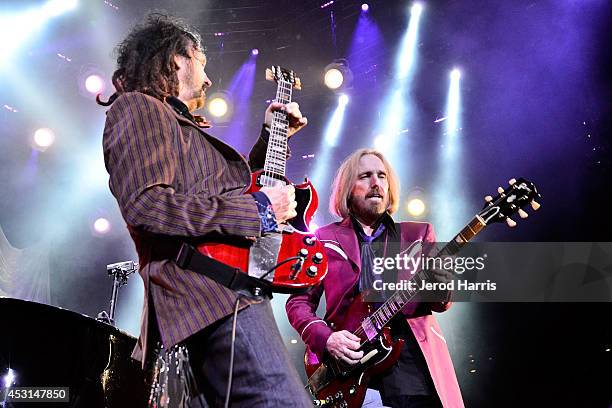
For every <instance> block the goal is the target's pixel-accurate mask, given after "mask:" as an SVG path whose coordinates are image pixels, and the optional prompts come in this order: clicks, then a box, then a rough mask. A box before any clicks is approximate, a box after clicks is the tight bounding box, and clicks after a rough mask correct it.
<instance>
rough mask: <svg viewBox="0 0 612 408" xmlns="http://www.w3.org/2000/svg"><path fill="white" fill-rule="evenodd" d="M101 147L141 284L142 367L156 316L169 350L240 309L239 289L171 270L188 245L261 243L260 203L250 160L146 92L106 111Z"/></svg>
mask: <svg viewBox="0 0 612 408" xmlns="http://www.w3.org/2000/svg"><path fill="white" fill-rule="evenodd" d="M265 133H267V132H265V131H262V136H261V137H260V138H259V140H258V141H257V143H256V144H255V146H254V147H253V150H252V151H251V155H250V163H251V164H252V165H254V167H261V166H262V165H263V157H264V156H265V149H266V144H267V141H266V137H265V136H267V135H266V134H265ZM103 147H104V160H105V165H106V169H107V171H108V173H109V174H110V181H109V185H110V189H111V191H112V193H113V195H114V196H115V198H116V199H117V202H118V203H119V208H120V210H121V214H122V215H123V218H124V220H125V222H126V223H127V226H128V230H129V231H130V234H131V236H132V239H133V240H134V243H135V245H136V250H137V252H138V257H139V261H140V275H141V276H142V279H143V281H144V287H145V301H144V309H143V314H142V321H141V322H142V325H141V332H140V338H139V340H138V345H137V346H136V349H135V350H134V353H133V355H132V356H133V357H134V358H136V359H138V360H143V364H144V360H145V358H144V357H146V350H147V348H148V346H152V345H153V344H148V342H147V339H148V337H147V335H148V334H151V332H152V330H149V328H148V326H149V322H153V321H154V320H153V319H152V318H153V317H155V318H156V320H157V326H158V328H159V335H160V337H161V341H162V342H163V344H164V346H165V347H171V346H173V345H175V344H177V343H178V342H180V341H182V340H184V339H186V338H187V337H189V336H190V335H192V334H194V333H196V332H198V331H199V330H201V329H203V328H205V327H206V326H208V325H210V324H211V323H213V322H215V321H217V320H218V319H220V318H222V317H224V316H227V315H229V314H231V313H232V311H233V306H234V303H235V301H236V295H235V294H234V292H232V291H230V290H229V289H226V288H225V287H223V286H221V285H219V284H217V283H216V282H214V281H212V280H210V279H208V278H206V277H204V276H202V275H199V274H197V273H194V272H191V271H188V270H183V269H180V268H179V267H178V266H177V265H176V264H175V263H174V261H173V259H174V257H175V255H176V252H177V251H178V248H179V246H180V244H181V242H184V241H189V242H194V243H195V242H197V241H198V240H200V239H202V238H203V237H207V236H208V237H210V236H213V235H215V234H220V235H224V236H227V235H230V236H237V237H247V236H254V237H257V236H259V235H260V222H261V221H260V218H259V214H258V212H257V206H256V203H255V200H254V199H253V197H252V196H251V195H250V194H244V192H245V190H246V188H247V187H248V185H249V184H250V173H251V170H250V168H249V164H248V163H247V161H246V160H245V159H244V158H243V157H242V156H241V155H240V154H239V153H238V152H237V151H236V150H234V149H233V148H231V147H230V146H229V145H227V144H225V143H223V142H222V141H220V140H219V139H216V138H214V137H212V136H210V135H208V134H206V133H205V132H204V131H203V130H202V129H200V128H199V127H198V126H196V125H195V124H194V123H192V122H191V121H190V120H188V119H187V118H184V117H183V116H181V115H180V114H178V113H177V112H176V111H175V110H174V109H173V108H172V107H171V106H170V105H168V104H167V103H165V102H162V101H160V100H158V99H155V98H153V97H151V96H148V95H145V94H142V93H139V92H130V93H125V94H123V95H121V96H120V97H119V98H117V100H116V101H115V102H114V103H113V104H112V105H111V108H110V109H109V111H108V112H107V116H106V124H105V127H104V137H103ZM150 302H152V303H153V305H154V307H153V305H151V304H150ZM246 304H247V302H246V301H245V305H246ZM153 310H154V314H155V316H153V315H150V313H153V312H152V311H153ZM151 329H153V328H151ZM151 340H152V338H151V337H150V338H149V343H151Z"/></svg>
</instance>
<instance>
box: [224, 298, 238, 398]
mask: <svg viewBox="0 0 612 408" xmlns="http://www.w3.org/2000/svg"><path fill="white" fill-rule="evenodd" d="M239 305H240V296H238V298H237V299H236V306H235V307H234V315H233V319H232V345H231V349H230V363H229V374H228V376H227V391H226V395H225V404H224V405H223V406H224V407H225V408H228V407H229V400H230V393H231V391H232V381H233V374H234V352H235V350H234V346H235V344H236V321H237V320H238V306H239Z"/></svg>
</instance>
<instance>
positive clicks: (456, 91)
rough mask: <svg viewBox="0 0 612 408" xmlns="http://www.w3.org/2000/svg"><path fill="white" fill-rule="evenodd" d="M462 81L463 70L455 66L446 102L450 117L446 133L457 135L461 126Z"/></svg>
mask: <svg viewBox="0 0 612 408" xmlns="http://www.w3.org/2000/svg"><path fill="white" fill-rule="evenodd" d="M460 81H461V71H460V70H459V69H458V68H454V69H453V70H452V71H451V72H450V85H449V88H448V99H447V102H446V115H447V117H448V120H447V122H446V133H447V134H448V135H451V136H455V135H456V134H457V133H458V131H459V127H460V123H459V120H460V108H461V95H460V83H461V82H460Z"/></svg>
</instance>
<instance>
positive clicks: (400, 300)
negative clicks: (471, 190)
mask: <svg viewBox="0 0 612 408" xmlns="http://www.w3.org/2000/svg"><path fill="white" fill-rule="evenodd" d="M485 226H486V223H485V222H484V221H483V220H482V219H481V218H480V217H479V216H478V215H477V216H475V217H474V218H472V220H471V221H470V222H469V223H468V224H467V225H466V226H465V227H464V228H463V229H462V230H461V232H459V233H458V234H457V235H455V237H454V238H453V239H452V240H451V241H450V242H448V243H447V244H446V245H445V246H444V247H443V248H442V249H441V250H440V251H438V252H437V253H436V254H435V255H434V256H433V257H434V258H437V257H441V258H444V257H447V256H451V255H454V254H456V253H457V252H459V250H460V249H461V248H462V247H463V246H464V245H465V244H466V243H467V242H468V241H470V240H471V239H472V238H474V237H475V236H476V235H477V234H478V233H479V232H480V231H482V230H483V229H484V227H485ZM412 280H413V281H414V282H415V285H414V288H415V289H413V290H409V289H406V290H398V291H396V292H395V293H394V294H393V295H392V296H391V297H389V299H387V300H386V301H385V302H384V303H383V304H382V305H381V306H380V307H379V308H378V309H377V310H376V311H375V312H374V313H372V314H371V315H370V316H368V317H366V318H365V319H364V320H363V322H362V325H361V327H359V329H357V330H355V332H354V334H355V335H357V336H359V337H360V338H364V339H366V338H369V337H370V336H371V334H372V333H378V332H379V331H380V330H382V328H383V327H384V326H386V325H387V324H389V322H390V321H391V319H392V318H393V317H394V316H395V315H396V314H398V313H399V312H400V310H402V309H403V307H404V306H405V305H406V304H407V303H408V302H410V300H412V298H414V297H415V296H416V294H417V293H418V292H419V289H418V288H420V287H421V285H422V282H423V281H431V275H430V272H428V271H427V269H422V270H421V271H420V272H418V273H416V274H415V276H414V277H413V278H412Z"/></svg>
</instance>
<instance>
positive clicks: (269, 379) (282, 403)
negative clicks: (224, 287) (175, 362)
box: [186, 300, 312, 408]
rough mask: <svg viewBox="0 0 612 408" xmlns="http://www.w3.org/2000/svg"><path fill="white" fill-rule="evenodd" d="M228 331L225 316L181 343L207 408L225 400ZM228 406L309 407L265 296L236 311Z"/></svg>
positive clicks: (227, 369) (229, 325)
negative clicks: (186, 349)
mask: <svg viewBox="0 0 612 408" xmlns="http://www.w3.org/2000/svg"><path fill="white" fill-rule="evenodd" d="M231 333H232V316H229V317H227V318H224V319H221V320H220V321H218V322H216V323H214V324H213V325H211V326H209V327H207V328H206V329H204V330H202V331H200V332H199V333H197V334H195V335H194V336H192V337H190V338H189V339H188V340H187V341H186V344H187V348H188V350H189V359H190V362H191V367H192V370H193V373H194V377H195V379H196V382H197V385H198V388H199V391H200V392H201V393H202V394H203V396H204V398H205V399H206V402H207V403H208V405H209V406H210V407H222V406H223V403H224V401H225V394H226V387H227V379H228V371H229V360H230V347H231ZM192 401H193V400H192ZM192 406H198V405H197V404H195V403H194V404H192ZM230 406H231V407H291V408H301V407H312V400H311V399H310V397H309V396H308V393H307V392H306V390H305V389H304V385H303V384H302V383H301V381H300V378H299V375H298V373H297V371H296V369H295V367H294V366H293V364H292V363H291V360H290V358H289V354H288V352H287V348H286V346H285V344H284V343H283V340H282V338H281V335H280V332H279V331H278V327H277V325H276V321H275V320H274V315H273V314H272V308H271V307H270V301H268V300H265V301H263V302H261V303H257V304H253V305H250V306H248V307H247V308H245V309H243V310H241V311H240V312H238V319H237V323H236V343H235V356H234V377H233V384H232V390H231V397H230Z"/></svg>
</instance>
